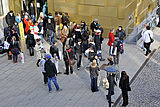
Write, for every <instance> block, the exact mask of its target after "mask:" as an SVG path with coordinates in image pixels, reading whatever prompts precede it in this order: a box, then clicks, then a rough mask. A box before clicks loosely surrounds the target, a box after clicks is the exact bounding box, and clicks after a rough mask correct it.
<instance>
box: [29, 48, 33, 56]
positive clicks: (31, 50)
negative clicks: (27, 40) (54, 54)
mask: <svg viewBox="0 0 160 107" xmlns="http://www.w3.org/2000/svg"><path fill="white" fill-rule="evenodd" d="M29 53H30V56H34V48H33V47H29Z"/></svg>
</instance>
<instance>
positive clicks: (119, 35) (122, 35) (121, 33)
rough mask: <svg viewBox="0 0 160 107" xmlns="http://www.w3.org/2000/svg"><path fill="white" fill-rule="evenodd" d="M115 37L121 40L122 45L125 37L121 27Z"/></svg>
mask: <svg viewBox="0 0 160 107" xmlns="http://www.w3.org/2000/svg"><path fill="white" fill-rule="evenodd" d="M116 36H117V37H118V38H119V40H121V42H122V43H123V41H124V38H125V37H126V33H125V31H124V30H123V28H122V26H119V28H118V29H117V31H116Z"/></svg>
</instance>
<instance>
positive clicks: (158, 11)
mask: <svg viewBox="0 0 160 107" xmlns="http://www.w3.org/2000/svg"><path fill="white" fill-rule="evenodd" d="M156 13H157V15H158V16H159V22H158V25H157V26H158V27H160V7H159V6H158V9H157V10H156Z"/></svg>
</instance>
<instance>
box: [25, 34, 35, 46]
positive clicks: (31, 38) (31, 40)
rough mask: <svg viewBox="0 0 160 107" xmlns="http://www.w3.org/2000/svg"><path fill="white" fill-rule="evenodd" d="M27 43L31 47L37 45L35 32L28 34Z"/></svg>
mask: <svg viewBox="0 0 160 107" xmlns="http://www.w3.org/2000/svg"><path fill="white" fill-rule="evenodd" d="M26 43H27V45H28V46H29V47H35V45H36V41H35V39H34V35H33V34H28V35H27V39H26Z"/></svg>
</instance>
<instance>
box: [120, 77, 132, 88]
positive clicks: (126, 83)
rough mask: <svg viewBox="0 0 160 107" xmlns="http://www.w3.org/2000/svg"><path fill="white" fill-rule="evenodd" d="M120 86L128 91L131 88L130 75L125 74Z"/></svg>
mask: <svg viewBox="0 0 160 107" xmlns="http://www.w3.org/2000/svg"><path fill="white" fill-rule="evenodd" d="M119 87H120V89H121V90H124V91H128V90H129V87H130V86H129V76H128V75H123V76H122V77H121V78H120V82H119Z"/></svg>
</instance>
